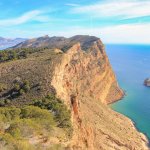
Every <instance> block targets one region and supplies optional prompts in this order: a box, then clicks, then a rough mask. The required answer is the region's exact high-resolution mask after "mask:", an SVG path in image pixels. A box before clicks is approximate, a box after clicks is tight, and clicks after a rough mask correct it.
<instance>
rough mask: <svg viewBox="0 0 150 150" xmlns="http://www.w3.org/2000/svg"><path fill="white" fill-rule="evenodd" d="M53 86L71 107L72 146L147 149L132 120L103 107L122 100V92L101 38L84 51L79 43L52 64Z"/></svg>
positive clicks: (111, 149) (143, 138) (125, 149)
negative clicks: (59, 60)
mask: <svg viewBox="0 0 150 150" xmlns="http://www.w3.org/2000/svg"><path fill="white" fill-rule="evenodd" d="M52 85H53V86H54V88H55V89H56V92H57V96H58V97H60V98H61V99H63V100H64V102H65V104H66V105H67V106H68V107H69V108H70V109H71V110H72V122H73V127H74V135H73V138H72V141H71V143H70V147H71V148H72V149H74V150H77V149H81V150H82V149H83V150H86V149H87V150H103V149H104V150H108V149H109V150H113V149H118V150H127V149H130V150H132V149H135V150H140V149H141V150H144V149H147V148H146V142H147V140H146V138H145V137H144V136H143V135H142V134H140V133H139V132H137V131H136V129H135V128H134V126H133V124H132V122H131V121H130V120H129V119H128V118H126V117H124V116H122V115H120V114H118V113H116V112H114V111H113V110H111V109H110V108H108V106H106V104H109V103H112V102H114V101H116V100H119V99H121V98H122V96H123V95H124V93H123V91H122V90H121V89H120V88H119V86H118V84H117V81H116V77H115V75H114V73H113V71H112V69H111V66H110V64H109V60H108V58H107V56H106V53H105V50H104V46H103V44H102V42H101V41H100V40H98V41H95V42H94V43H93V46H92V47H91V48H90V49H89V50H88V51H87V52H85V51H83V50H82V49H81V46H80V43H77V44H75V45H74V46H73V47H72V48H70V49H69V50H68V51H67V52H66V53H65V54H64V55H63V57H62V60H61V62H60V63H59V64H58V65H57V66H56V67H55V71H54V75H53V79H52Z"/></svg>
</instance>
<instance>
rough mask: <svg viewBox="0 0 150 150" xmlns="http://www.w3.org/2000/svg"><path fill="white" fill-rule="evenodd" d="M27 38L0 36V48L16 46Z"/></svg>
mask: <svg viewBox="0 0 150 150" xmlns="http://www.w3.org/2000/svg"><path fill="white" fill-rule="evenodd" d="M25 40H27V39H24V38H15V39H9V38H3V37H0V49H5V48H9V47H12V46H15V45H16V44H19V43H21V42H23V41H25Z"/></svg>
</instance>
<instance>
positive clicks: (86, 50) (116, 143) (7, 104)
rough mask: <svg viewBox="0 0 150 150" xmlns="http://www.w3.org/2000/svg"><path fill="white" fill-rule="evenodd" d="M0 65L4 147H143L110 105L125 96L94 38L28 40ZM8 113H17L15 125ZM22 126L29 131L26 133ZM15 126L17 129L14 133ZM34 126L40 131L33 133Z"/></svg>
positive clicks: (75, 149) (121, 149)
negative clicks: (12, 143)
mask: <svg viewBox="0 0 150 150" xmlns="http://www.w3.org/2000/svg"><path fill="white" fill-rule="evenodd" d="M43 47H46V48H43ZM12 51H15V54H14V52H13V53H12ZM24 52H26V55H23V56H22V53H24ZM12 54H13V57H11V58H12V59H9V58H10V56H12ZM4 56H5V59H4ZM14 56H15V57H14ZM0 62H1V63H0V105H1V108H0V111H1V112H2V113H1V114H4V116H0V119H1V122H2V124H3V128H4V129H3V131H1V132H0V137H1V139H3V140H1V142H0V146H1V147H2V148H4V147H5V148H7V149H9V148H10V147H13V148H14V146H13V145H10V143H11V142H12V141H13V142H14V145H18V142H19V144H20V145H21V146H22V147H21V146H20V147H21V148H22V149H23V148H24V147H25V146H26V147H27V145H28V146H29V145H30V149H31V147H32V149H36V148H37V147H40V148H41V149H72V150H78V149H79V150H80V149H81V150H86V149H87V150H99V149H102V150H103V149H104V150H108V149H109V150H114V149H119V150H131V149H135V150H139V149H141V150H146V149H147V146H146V144H147V140H146V138H145V136H144V135H143V134H141V133H139V132H138V131H137V130H136V129H135V128H134V125H133V123H132V122H131V120H130V119H128V118H126V117H124V116H123V115H121V114H119V113H116V112H114V111H113V110H111V109H110V108H109V106H108V104H110V103H112V102H115V101H117V100H120V99H121V98H122V97H123V96H124V92H123V91H122V90H121V89H120V87H119V85H118V83H117V80H116V77H115V75H114V72H113V70H112V68H111V66H110V63H109V60H108V58H107V55H106V53H105V48H104V45H103V43H102V42H101V40H100V39H98V38H97V37H90V36H74V37H72V38H64V37H52V38H50V37H48V36H46V37H41V38H37V39H32V40H28V41H25V42H23V43H21V44H19V45H17V46H15V47H14V50H7V52H4V51H3V52H1V53H0ZM12 106H13V108H12ZM14 107H15V108H14ZM31 107H32V108H31ZM12 109H17V110H13V112H19V113H15V118H17V119H15V120H14V123H13V124H12V123H11V122H12V121H11V120H12V119H13V117H10V118H12V119H8V116H7V115H6V114H11V115H12V113H10V112H12ZM34 110H35V111H34ZM29 112H30V113H29ZM48 112H49V114H48ZM34 113H36V114H34ZM24 114H25V115H24ZM29 114H31V115H29ZM49 115H50V116H49ZM38 116H40V119H41V121H40V120H38ZM42 116H43V117H42ZM5 117H6V118H5ZM44 118H45V119H44ZM48 118H49V119H48ZM28 119H30V124H28ZM46 120H47V121H50V122H47V121H46ZM18 122H19V123H18ZM22 122H26V124H25V127H24V128H27V129H28V130H27V131H32V132H27V133H24V132H23V128H22ZM41 122H43V124H41ZM14 124H15V125H16V126H17V128H18V130H19V131H16V130H14ZM35 124H37V125H38V127H37V130H38V128H40V129H41V130H39V131H40V132H37V130H33V129H32V127H33V126H34V125H35ZM47 124H50V125H51V127H47ZM16 126H15V127H16ZM10 127H11V128H10ZM12 129H13V130H12ZM31 129H32V130H31ZM14 131H15V132H14ZM18 132H19V136H18ZM29 133H33V134H32V135H29ZM26 134H27V135H26ZM8 135H9V138H8ZM6 137H7V138H6ZM8 139H9V140H8ZM10 139H11V140H10ZM6 143H8V144H6ZM24 143H25V144H24ZM39 145H40V146H39ZM7 146H10V147H7ZM20 147H18V149H19V148H20ZM24 149H25V148H24Z"/></svg>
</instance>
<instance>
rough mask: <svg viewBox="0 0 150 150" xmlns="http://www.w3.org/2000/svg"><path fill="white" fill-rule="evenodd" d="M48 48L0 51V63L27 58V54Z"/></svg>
mask: <svg viewBox="0 0 150 150" xmlns="http://www.w3.org/2000/svg"><path fill="white" fill-rule="evenodd" d="M46 49H48V48H46V47H45V48H18V49H8V50H2V51H0V63H1V62H6V61H12V60H17V59H24V58H27V57H28V55H29V54H32V53H35V52H39V51H43V50H46Z"/></svg>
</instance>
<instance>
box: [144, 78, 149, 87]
mask: <svg viewBox="0 0 150 150" xmlns="http://www.w3.org/2000/svg"><path fill="white" fill-rule="evenodd" d="M144 85H145V86H148V87H150V78H147V79H145V81H144Z"/></svg>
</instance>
